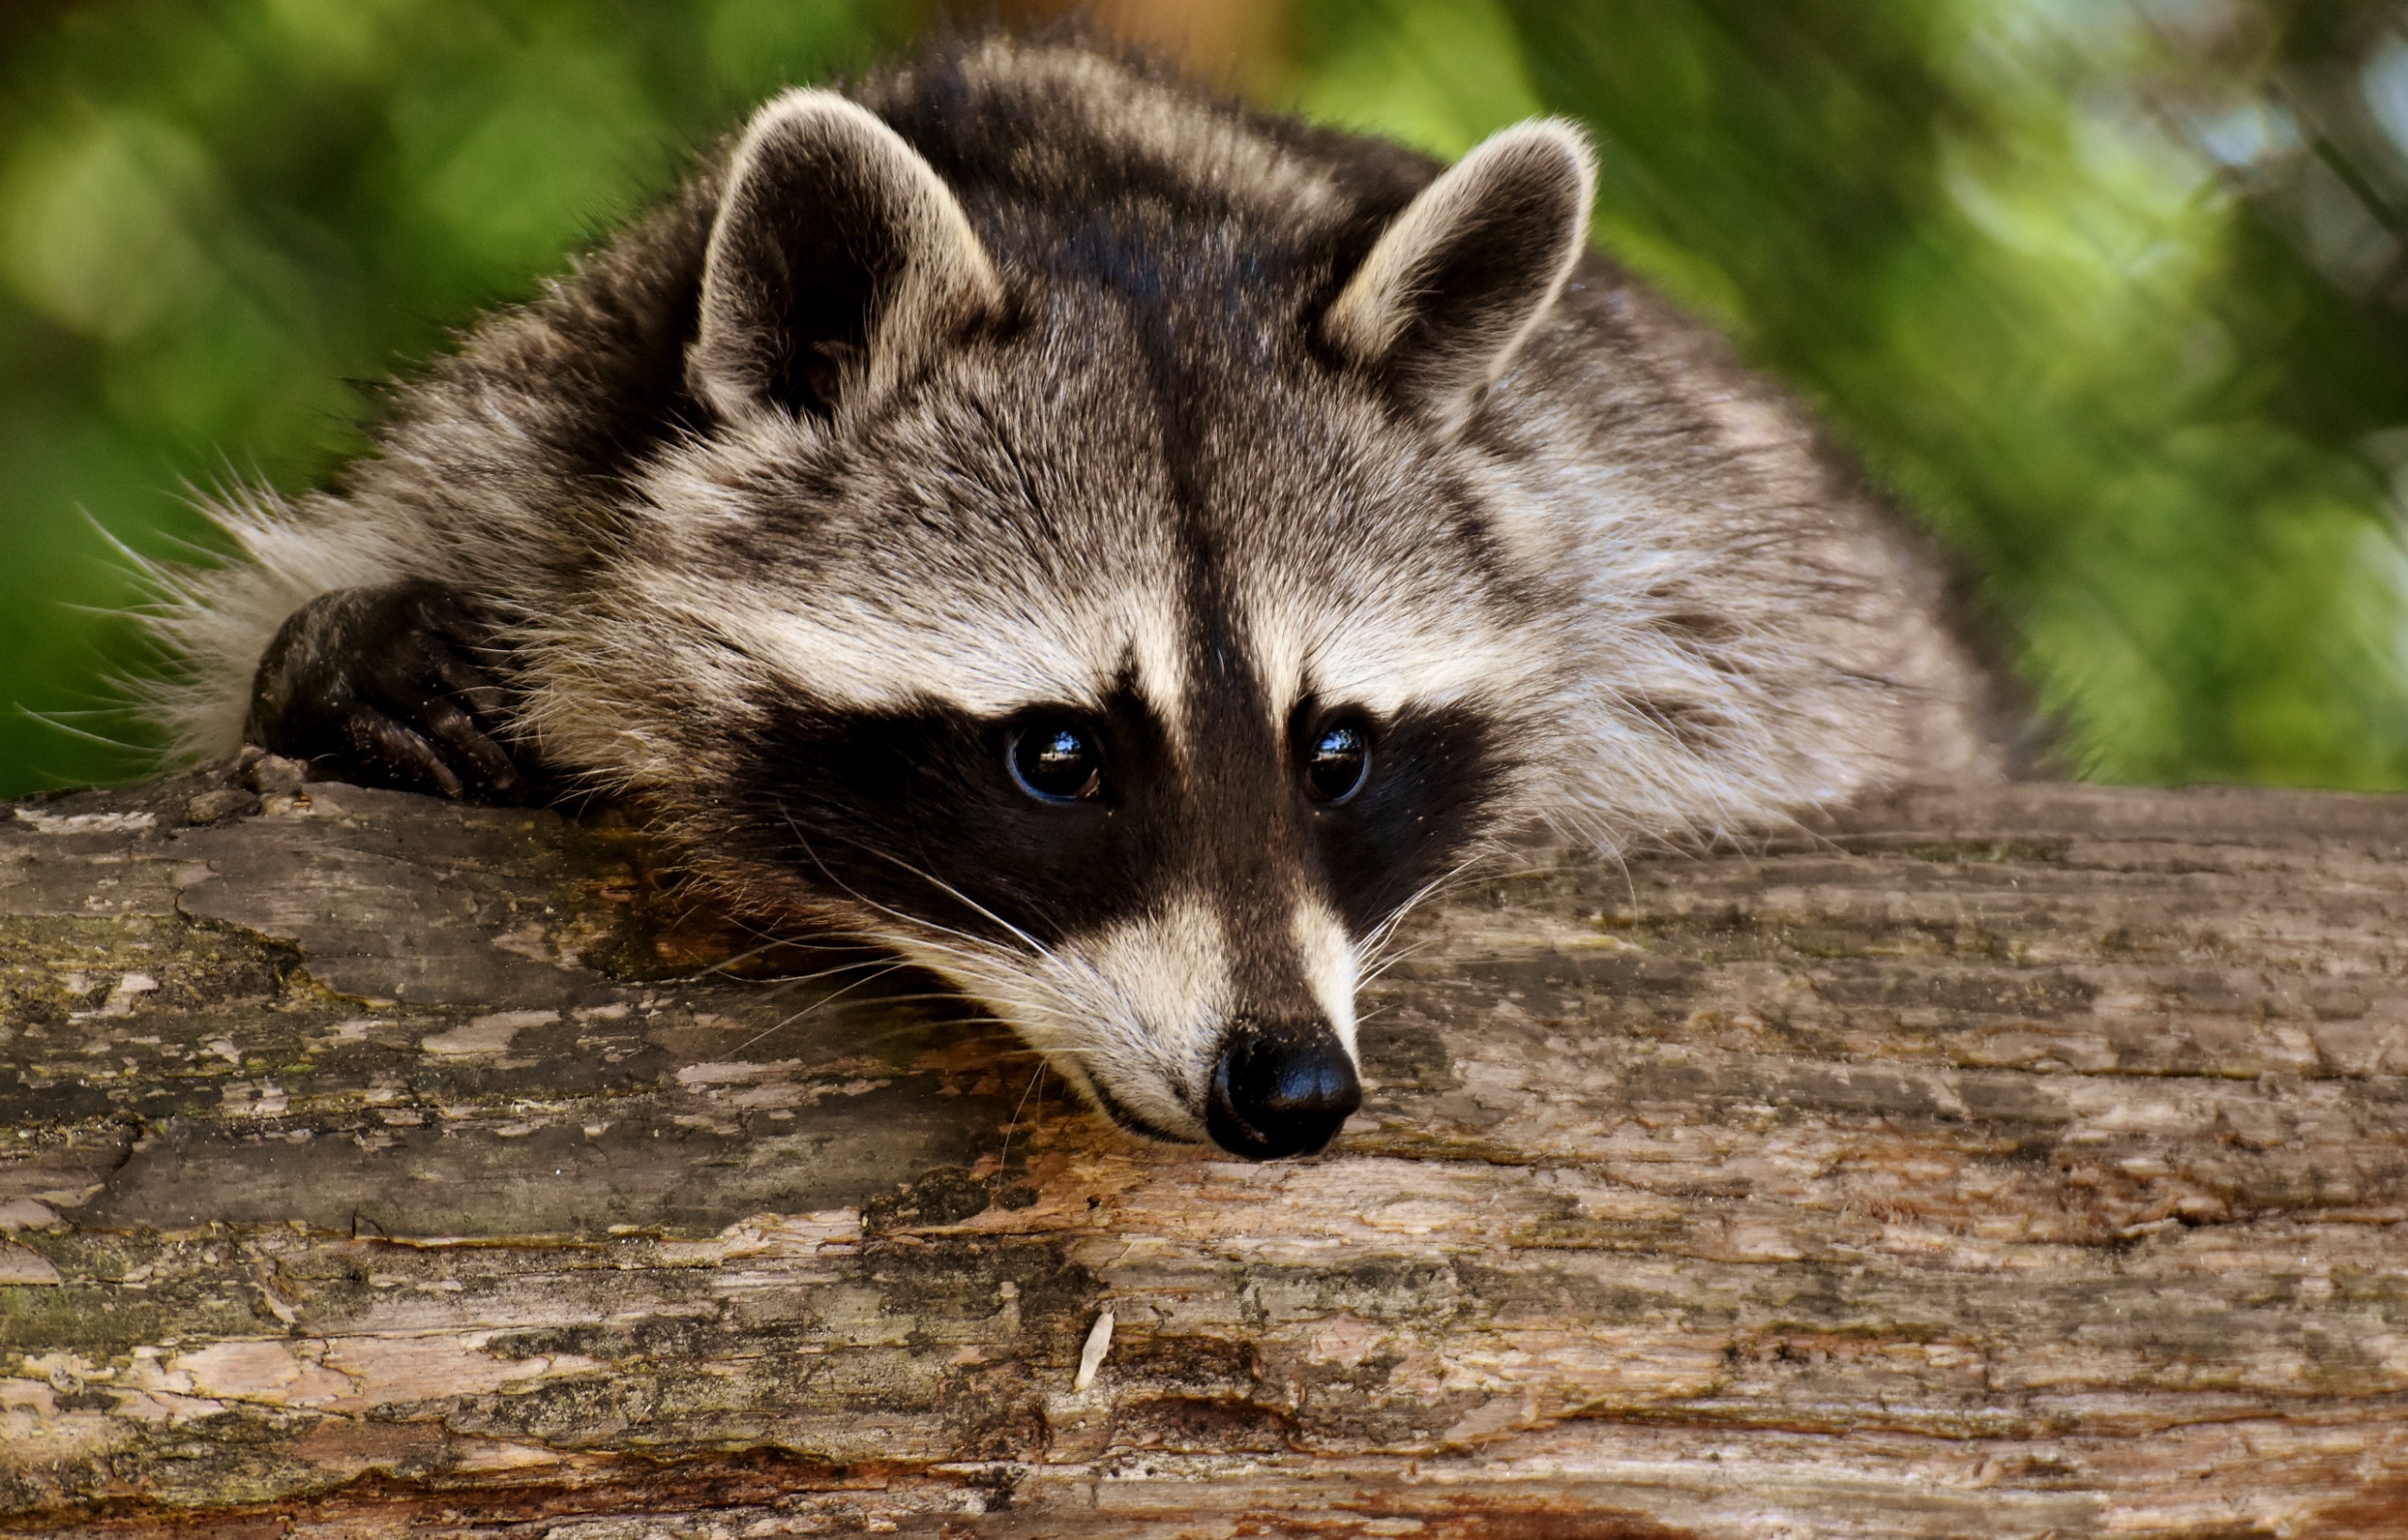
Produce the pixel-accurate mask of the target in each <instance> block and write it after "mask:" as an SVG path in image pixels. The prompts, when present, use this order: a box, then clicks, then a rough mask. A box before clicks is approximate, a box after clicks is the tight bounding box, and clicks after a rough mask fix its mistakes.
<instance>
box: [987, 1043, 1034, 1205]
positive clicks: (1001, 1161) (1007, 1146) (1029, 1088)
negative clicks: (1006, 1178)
mask: <svg viewBox="0 0 2408 1540" xmlns="http://www.w3.org/2000/svg"><path fill="white" fill-rule="evenodd" d="M1044 1078H1045V1060H1044V1058H1043V1057H1042V1056H1039V1057H1038V1061H1037V1069H1036V1072H1034V1073H1032V1074H1030V1076H1029V1077H1028V1084H1027V1085H1026V1086H1023V1087H1022V1088H1021V1093H1020V1100H1019V1101H1018V1102H1015V1103H1012V1119H1011V1121H1010V1122H1007V1123H1006V1124H1005V1125H1004V1148H1003V1150H1002V1151H1000V1152H999V1153H998V1154H997V1155H996V1156H995V1174H996V1175H997V1176H1001V1175H1003V1174H1004V1172H1005V1171H1006V1170H1007V1169H1008V1168H1009V1167H1010V1166H1011V1163H1012V1130H1013V1129H1015V1128H1018V1127H1019V1126H1020V1115H1021V1114H1022V1113H1023V1112H1025V1111H1027V1110H1028V1099H1029V1097H1030V1095H1031V1094H1032V1093H1034V1092H1035V1091H1036V1089H1037V1083H1038V1081H1040V1080H1042V1079H1044Z"/></svg>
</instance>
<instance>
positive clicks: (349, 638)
mask: <svg viewBox="0 0 2408 1540" xmlns="http://www.w3.org/2000/svg"><path fill="white" fill-rule="evenodd" d="M489 635H490V627H486V626H484V625H483V624H481V623H480V622H479V621H478V620H477V618H476V617H475V616H474V615H473V614H472V613H471V612H470V611H469V610H468V607H467V605H466V604H464V603H463V602H462V601H461V599H460V597H459V595H456V594H454V593H453V592H452V590H451V589H449V588H446V587H445V586H443V585H442V584H441V583H436V582H428V581H424V580H419V581H411V582H400V583H388V584H386V585H384V586H381V587H376V588H341V589H337V590H336V591H335V592H333V593H331V594H322V595H319V596H318V597H316V598H314V599H311V600H310V601H309V603H308V604H305V605H303V606H302V607H301V608H300V609H298V610H296V611H293V614H292V616H291V617H290V618H289V619H287V620H286V621H285V623H284V625H283V626H282V627H280V628H278V629H277V633H276V640H275V641H273V642H271V643H268V647H267V651H266V652H265V653H264V654H262V655H261V659H260V667H259V673H258V674H257V675H254V676H253V678H252V680H251V709H250V716H249V718H248V720H247V721H246V722H245V723H244V726H243V736H244V737H245V738H246V739H247V740H248V741H250V742H253V743H256V744H258V745H259V746H260V747H261V748H263V749H266V750H268V751H269V752H270V753H273V754H283V755H285V756H286V757H287V758H292V759H301V760H307V761H308V762H309V767H310V770H311V772H312V774H313V775H317V776H322V777H325V778H327V779H342V780H352V781H358V782H361V783H363V784H365V785H369V786H392V787H396V788H398V789H401V790H404V791H432V792H437V793H440V794H441V795H443V796H446V797H452V798H456V799H459V800H461V801H465V802H525V801H526V800H527V799H528V797H529V795H530V791H531V787H530V786H529V780H528V777H527V776H526V775H525V774H524V773H522V772H521V771H520V770H519V768H518V766H517V765H516V764H515V763H513V762H512V759H511V756H510V755H509V754H507V753H505V752H504V751H503V750H502V748H501V746H500V745H499V743H497V742H495V741H494V735H495V734H497V733H498V732H499V731H500V730H501V728H502V725H503V721H504V718H503V712H504V709H505V705H506V695H505V693H504V691H502V689H501V688H500V687H499V685H497V684H496V683H495V682H494V680H493V678H492V677H491V676H490V675H487V674H486V673H485V671H484V670H483V669H482V668H479V667H478V666H476V665H475V664H474V663H472V662H470V661H469V660H468V659H469V658H470V657H473V656H474V655H476V654H477V653H478V652H479V651H481V650H483V643H485V642H486V640H487V638H488V637H489Z"/></svg>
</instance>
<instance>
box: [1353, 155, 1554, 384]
mask: <svg viewBox="0 0 2408 1540" xmlns="http://www.w3.org/2000/svg"><path fill="white" fill-rule="evenodd" d="M1596 187H1597V169H1596V157H1595V155H1594V153H1593V152H1592V151H1591V150H1590V148H1589V140H1588V136H1587V135H1584V134H1582V133H1581V132H1580V130H1579V129H1578V128H1576V127H1575V126H1574V125H1572V124H1571V123H1568V122H1565V121H1563V120H1562V119H1552V118H1549V119H1533V120H1532V121H1529V122H1527V123H1517V124H1515V125H1514V126H1513V127H1512V128H1508V129H1504V130H1501V131H1499V132H1498V133H1497V134H1494V135H1490V136H1489V137H1488V138H1487V139H1485V140H1483V141H1481V144H1480V145H1479V146H1478V147H1477V148H1475V149H1474V150H1473V151H1472V152H1471V153H1470V154H1468V155H1465V157H1464V158H1463V159H1462V160H1460V161H1458V162H1456V163H1455V165H1454V166H1452V167H1450V168H1449V169H1448V170H1447V171H1446V172H1445V173H1444V174H1443V175H1441V176H1440V177H1439V178H1438V180H1437V181H1435V182H1434V183H1431V184H1430V185H1429V186H1428V187H1426V188H1424V189H1423V190H1422V192H1421V193H1420V195H1419V196H1418V197H1417V198H1414V200H1413V201H1412V202H1411V203H1409V204H1407V205H1406V206H1405V209H1404V212H1403V213H1402V214H1398V215H1397V216H1396V218H1395V219H1394V220H1393V221H1392V222H1391V223H1390V224H1389V225H1388V228H1387V229H1386V230H1385V231H1383V232H1382V233H1381V235H1380V238H1379V240H1378V242H1377V243H1375V244H1374V245H1373V246H1372V247H1371V254H1370V256H1369V257H1367V258H1365V259H1364V260H1363V265H1362V266H1361V267H1360V268H1358V269H1357V270H1356V271H1355V276H1354V278H1352V279H1350V280H1349V281H1348V282H1347V285H1346V288H1345V290H1344V292H1343V293H1341V294H1339V296H1338V301H1337V303H1335V304H1333V305H1332V306H1330V308H1329V310H1328V311H1327V312H1326V313H1325V314H1323V317H1322V322H1321V330H1322V337H1323V341H1326V342H1327V343H1328V344H1329V345H1330V347H1331V348H1332V349H1334V350H1335V351H1336V352H1337V353H1338V354H1339V357H1342V358H1344V359H1346V360H1347V361H1348V362H1349V363H1351V364H1353V365H1355V366H1356V367H1358V368H1361V369H1365V370H1368V371H1370V372H1372V373H1376V374H1378V375H1380V376H1381V377H1382V378H1383V379H1384V380H1385V381H1386V383H1388V385H1389V386H1390V387H1391V389H1395V390H1396V391H1397V392H1398V393H1399V394H1400V395H1401V396H1402V397H1403V398H1404V399H1405V400H1406V401H1407V402H1408V403H1409V404H1410V405H1413V406H1414V407H1415V408H1417V409H1418V410H1421V411H1425V412H1427V413H1429V414H1430V415H1432V416H1433V417H1434V418H1435V419H1437V420H1438V421H1440V422H1441V423H1443V424H1446V425H1448V426H1450V427H1451V426H1452V425H1453V424H1455V423H1456V422H1459V421H1461V420H1462V419H1463V417H1464V416H1465V414H1466V413H1467V412H1468V411H1469V410H1470V408H1471V406H1472V405H1473V403H1474V401H1475V400H1476V399H1477V398H1478V396H1479V394H1480V391H1481V389H1483V388H1484V387H1485V386H1487V385H1488V384H1489V382H1490V381H1492V380H1494V379H1496V378H1497V375H1499V374H1501V373H1504V371H1505V368H1506V366H1507V365H1508V364H1509V363H1511V362H1512V361H1513V352H1514V350H1515V349H1516V348H1517V347H1519V346H1520V345H1521V343H1522V341H1523V339H1525V338H1526V337H1528V336H1529V333H1530V331H1531V329H1532V328H1533V327H1535V326H1536V325H1538V323H1539V320H1540V318H1541V317H1542V316H1544V315H1545V313H1546V310H1547V308H1548V307H1549V306H1551V305H1553V304H1554V303H1555V298H1556V296H1557V295H1558V294H1560V293H1562V290H1563V284H1564V280H1565V279H1566V278H1569V277H1570V276H1571V273H1572V267H1573V264H1574V263H1575V262H1577V261H1578V260H1579V257H1580V251H1581V248H1582V247H1583V246H1586V245H1587V243H1588V234H1589V205H1590V203H1591V201H1592V199H1593V198H1595V196H1596Z"/></svg>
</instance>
